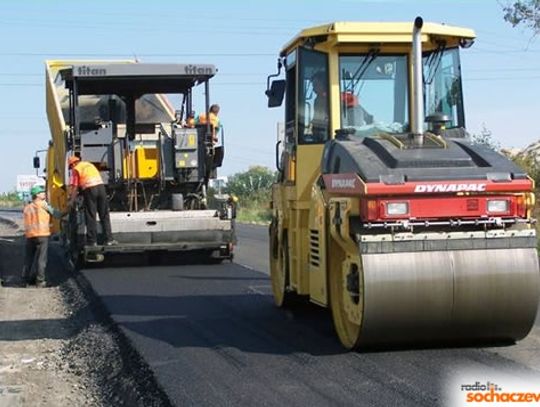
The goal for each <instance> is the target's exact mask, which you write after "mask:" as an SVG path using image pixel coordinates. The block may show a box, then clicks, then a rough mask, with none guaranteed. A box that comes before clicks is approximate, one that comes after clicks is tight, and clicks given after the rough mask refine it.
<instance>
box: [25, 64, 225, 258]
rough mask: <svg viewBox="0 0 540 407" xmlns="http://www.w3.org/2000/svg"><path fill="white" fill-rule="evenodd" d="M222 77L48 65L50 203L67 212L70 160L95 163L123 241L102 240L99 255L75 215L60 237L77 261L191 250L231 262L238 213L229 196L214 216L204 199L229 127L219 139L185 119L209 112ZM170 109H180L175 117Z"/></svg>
mask: <svg viewBox="0 0 540 407" xmlns="http://www.w3.org/2000/svg"><path fill="white" fill-rule="evenodd" d="M216 72H217V69H216V68H215V66H213V65H202V64H200V65H193V64H148V63H135V61H47V62H46V89H47V116H48V119H49V126H50V129H51V141H50V143H49V149H48V154H47V166H46V168H47V188H48V192H49V197H50V199H51V201H52V204H53V205H54V206H55V207H58V208H63V209H64V208H65V207H66V204H67V198H68V196H67V188H66V185H67V184H68V181H69V173H68V169H67V164H66V160H67V158H68V157H70V156H73V155H76V156H78V157H80V158H81V159H82V160H86V161H89V162H92V163H93V164H94V165H95V166H96V167H97V168H98V169H99V170H100V172H101V177H102V179H103V181H104V184H105V187H106V190H107V194H108V198H109V207H110V210H111V226H112V232H113V235H114V238H115V240H117V241H118V244H115V245H114V246H107V245H104V244H102V238H101V236H100V237H98V245H97V247H96V246H90V245H87V244H86V241H85V234H86V230H85V220H84V211H83V210H76V211H72V213H71V215H70V218H69V222H67V223H65V224H63V225H62V236H63V237H64V239H65V242H66V247H67V248H68V249H69V254H70V257H71V258H72V260H73V261H79V260H82V261H100V260H102V259H103V258H104V257H105V256H106V254H107V253H117V252H129V253H131V252H148V251H154V252H155V251H185V250H197V251H204V252H205V253H206V254H208V256H210V257H212V258H213V259H216V260H217V261H220V260H221V259H226V258H228V259H230V258H232V256H233V245H234V243H235V234H234V220H233V219H232V218H233V217H234V210H233V209H234V208H232V206H234V205H233V204H231V202H230V200H227V199H226V198H223V199H221V200H218V202H217V204H216V207H214V208H210V207H209V204H208V200H207V187H208V182H209V180H210V179H212V178H215V177H216V173H217V172H216V171H217V168H218V167H220V166H221V164H222V161H223V157H224V149H225V145H224V134H223V129H222V128H221V130H220V131H219V136H220V137H219V140H217V141H216V140H215V138H216V137H215V135H216V133H215V131H216V129H212V128H211V125H210V123H209V121H207V123H206V124H200V125H195V124H191V123H189V120H187V119H189V114H190V113H192V112H193V109H194V107H195V106H197V108H198V109H199V111H198V113H201V112H208V111H209V106H210V80H211V78H212V77H213V76H214V75H215V74H216ZM201 95H202V96H201ZM169 97H170V98H169ZM172 102H176V103H180V106H179V109H178V110H175V109H174V108H173V104H172ZM37 161H39V160H37ZM35 166H36V167H39V162H36V163H35ZM79 205H80V202H79ZM79 209H81V208H79ZM59 230H60V225H59V224H56V225H55V231H59ZM98 232H100V230H98Z"/></svg>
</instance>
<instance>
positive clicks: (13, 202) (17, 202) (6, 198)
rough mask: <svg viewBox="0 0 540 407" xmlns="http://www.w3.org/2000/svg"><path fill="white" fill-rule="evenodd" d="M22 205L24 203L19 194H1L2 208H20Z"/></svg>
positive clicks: (0, 205)
mask: <svg viewBox="0 0 540 407" xmlns="http://www.w3.org/2000/svg"><path fill="white" fill-rule="evenodd" d="M22 205H23V201H22V199H20V198H19V195H18V194H17V192H4V193H1V194H0V207H2V208H19V207H21V206H22Z"/></svg>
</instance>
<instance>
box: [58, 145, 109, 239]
mask: <svg viewBox="0 0 540 407" xmlns="http://www.w3.org/2000/svg"><path fill="white" fill-rule="evenodd" d="M68 167H69V169H70V170H71V177H70V181H69V185H70V187H71V191H70V198H69V204H68V206H69V207H70V208H71V207H73V205H74V203H75V199H76V198H77V194H78V190H79V189H80V190H81V191H82V195H83V198H84V210H85V212H84V213H85V218H86V244H87V245H88V246H97V227H96V212H97V213H99V219H100V221H101V226H102V227H103V232H104V233H105V242H104V244H105V245H106V246H112V245H115V244H117V243H118V242H116V240H114V239H113V236H112V232H111V219H110V216H109V201H108V198H107V191H106V190H105V186H104V185H103V180H102V179H101V175H100V173H99V170H98V169H97V168H96V166H95V165H94V164H92V163H90V162H88V161H81V159H80V158H79V157H77V156H74V155H73V156H71V157H69V158H68Z"/></svg>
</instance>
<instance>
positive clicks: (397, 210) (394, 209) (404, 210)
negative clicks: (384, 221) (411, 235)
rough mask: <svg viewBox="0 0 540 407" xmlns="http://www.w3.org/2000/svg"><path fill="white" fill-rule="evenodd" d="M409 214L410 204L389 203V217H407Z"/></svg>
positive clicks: (387, 211) (387, 209)
mask: <svg viewBox="0 0 540 407" xmlns="http://www.w3.org/2000/svg"><path fill="white" fill-rule="evenodd" d="M408 213H409V203H408V202H388V203H387V204H386V214H387V215H388V216H398V215H407V214H408Z"/></svg>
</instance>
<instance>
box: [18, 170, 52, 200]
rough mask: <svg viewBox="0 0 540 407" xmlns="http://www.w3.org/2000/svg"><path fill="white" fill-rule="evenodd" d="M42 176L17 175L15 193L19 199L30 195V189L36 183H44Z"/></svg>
mask: <svg viewBox="0 0 540 407" xmlns="http://www.w3.org/2000/svg"><path fill="white" fill-rule="evenodd" d="M44 183H45V182H44V181H43V178H41V177H38V176H37V175H17V189H16V191H17V194H18V195H19V198H21V199H27V198H28V197H29V196H30V189H31V188H32V187H33V186H34V185H36V184H42V185H43V184H44Z"/></svg>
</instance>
